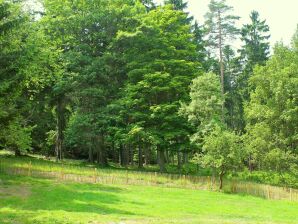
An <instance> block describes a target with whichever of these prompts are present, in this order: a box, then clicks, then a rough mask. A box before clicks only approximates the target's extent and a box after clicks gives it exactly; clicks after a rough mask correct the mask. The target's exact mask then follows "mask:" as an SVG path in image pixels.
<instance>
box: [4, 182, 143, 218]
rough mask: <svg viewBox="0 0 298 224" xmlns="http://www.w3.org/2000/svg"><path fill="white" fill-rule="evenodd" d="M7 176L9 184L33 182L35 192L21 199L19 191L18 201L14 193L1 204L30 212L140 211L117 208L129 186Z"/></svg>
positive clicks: (32, 191) (30, 183) (116, 213)
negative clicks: (11, 178)
mask: <svg viewBox="0 0 298 224" xmlns="http://www.w3.org/2000/svg"><path fill="white" fill-rule="evenodd" d="M2 177H3V176H2ZM5 179H8V180H6V181H9V182H10V184H9V185H10V186H9V187H11V188H13V187H14V186H16V185H14V184H12V183H19V184H20V183H21V182H22V185H23V186H25V185H27V186H28V185H31V194H30V196H28V197H27V198H25V199H23V200H21V201H20V200H19V197H18V195H15V196H13V198H14V200H15V202H16V203H14V202H13V201H14V200H12V198H11V197H8V198H2V199H1V202H0V207H2V206H3V207H6V206H7V207H9V208H11V209H15V210H23V211H27V212H29V213H31V212H36V211H38V210H45V211H66V212H79V213H82V212H83V213H84V212H85V213H95V214H99V215H115V216H121V215H136V214H135V213H132V212H130V211H125V210H122V209H118V208H115V207H117V204H119V203H123V200H120V194H121V193H123V192H124V191H125V188H120V187H114V186H102V185H92V184H77V183H58V182H54V181H49V180H44V181H42V180H40V179H37V180H36V179H35V178H22V177H20V179H19V180H17V181H16V180H15V179H16V178H13V180H9V179H10V178H9V177H7V176H6V178H5ZM14 180H15V181H14ZM0 185H1V184H0ZM3 199H4V200H3ZM2 200H3V201H2ZM124 202H125V201H124ZM138 215H140V214H138Z"/></svg>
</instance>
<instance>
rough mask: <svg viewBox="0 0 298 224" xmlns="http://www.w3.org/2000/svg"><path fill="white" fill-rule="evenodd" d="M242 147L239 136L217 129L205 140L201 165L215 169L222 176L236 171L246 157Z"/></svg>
mask: <svg viewBox="0 0 298 224" xmlns="http://www.w3.org/2000/svg"><path fill="white" fill-rule="evenodd" d="M241 145H242V144H241V139H240V137H239V136H238V135H236V134H235V133H233V132H230V131H227V130H222V129H221V128H219V127H216V128H215V129H214V131H212V132H211V133H210V134H209V135H208V136H206V137H205V138H204V145H203V153H202V158H201V164H202V165H203V166H204V167H206V166H207V167H212V168H215V169H216V170H218V172H219V173H221V174H225V173H226V172H227V171H236V170H238V169H239V167H240V166H241V164H242V159H243V157H244V151H243V150H242V147H241Z"/></svg>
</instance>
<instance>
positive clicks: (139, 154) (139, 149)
mask: <svg viewBox="0 0 298 224" xmlns="http://www.w3.org/2000/svg"><path fill="white" fill-rule="evenodd" d="M138 166H139V169H142V168H143V150H142V146H141V143H139V145H138Z"/></svg>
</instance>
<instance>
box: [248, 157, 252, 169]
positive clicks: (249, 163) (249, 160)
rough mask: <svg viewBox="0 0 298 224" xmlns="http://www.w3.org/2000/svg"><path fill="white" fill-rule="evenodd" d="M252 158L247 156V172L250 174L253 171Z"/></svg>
mask: <svg viewBox="0 0 298 224" xmlns="http://www.w3.org/2000/svg"><path fill="white" fill-rule="evenodd" d="M251 160H252V158H251V155H249V158H248V168H249V171H250V172H252V171H253V164H252V161H251Z"/></svg>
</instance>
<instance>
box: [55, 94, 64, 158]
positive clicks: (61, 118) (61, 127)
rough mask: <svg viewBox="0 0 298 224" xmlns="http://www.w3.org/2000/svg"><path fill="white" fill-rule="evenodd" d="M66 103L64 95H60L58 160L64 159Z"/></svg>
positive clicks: (57, 139) (57, 111) (58, 102)
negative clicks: (64, 102)
mask: <svg viewBox="0 0 298 224" xmlns="http://www.w3.org/2000/svg"><path fill="white" fill-rule="evenodd" d="M64 112H65V108H64V104H63V99H62V96H60V97H59V98H58V100H57V108H56V114H57V136H56V146H55V153H56V161H58V160H62V159H63V140H64V135H63V131H64V128H65V118H64Z"/></svg>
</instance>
